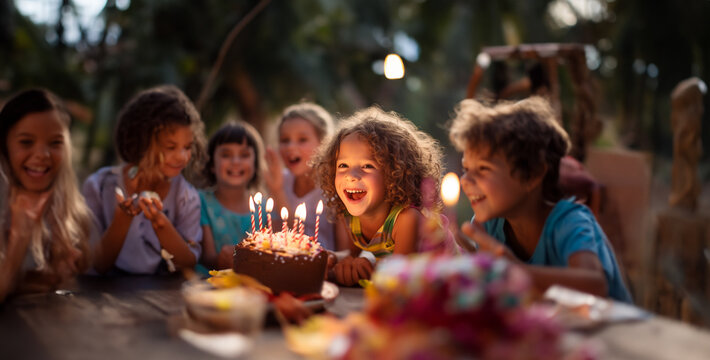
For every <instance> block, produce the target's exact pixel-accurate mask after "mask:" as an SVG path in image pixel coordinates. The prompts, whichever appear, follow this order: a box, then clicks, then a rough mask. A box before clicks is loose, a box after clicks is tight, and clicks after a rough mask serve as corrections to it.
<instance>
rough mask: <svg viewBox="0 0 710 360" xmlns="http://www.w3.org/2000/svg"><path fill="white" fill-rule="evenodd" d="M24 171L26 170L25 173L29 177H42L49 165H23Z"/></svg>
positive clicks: (47, 170)
mask: <svg viewBox="0 0 710 360" xmlns="http://www.w3.org/2000/svg"><path fill="white" fill-rule="evenodd" d="M25 171H26V172H27V175H29V176H31V177H42V176H44V175H46V174H47V173H48V172H49V167H48V166H46V167H42V166H25Z"/></svg>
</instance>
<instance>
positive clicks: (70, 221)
mask: <svg viewBox="0 0 710 360" xmlns="http://www.w3.org/2000/svg"><path fill="white" fill-rule="evenodd" d="M45 111H56V112H57V114H58V115H59V118H60V120H61V123H62V127H63V131H62V133H63V134H62V135H63V137H64V144H65V146H64V154H63V156H64V159H63V161H62V163H61V166H60V169H59V172H58V173H57V176H56V178H55V179H54V181H53V182H52V185H51V194H50V196H49V199H47V204H46V206H45V207H44V210H43V212H42V214H41V215H40V219H41V220H40V226H38V227H34V228H32V229H30V231H31V234H30V237H31V240H30V248H29V250H30V253H31V255H32V258H33V260H34V262H35V264H36V265H37V270H45V269H47V268H48V267H51V268H52V270H56V269H54V268H53V267H54V266H55V263H54V262H53V261H54V260H57V259H61V258H62V257H64V256H66V254H67V253H69V251H70V249H71V248H72V247H73V248H75V249H78V250H79V251H81V253H82V257H81V258H80V259H79V261H78V264H77V265H78V267H79V269H80V270H81V271H83V270H85V269H86V268H87V267H88V263H89V258H90V257H89V253H88V252H89V247H88V239H89V235H90V228H91V212H90V211H89V208H88V207H87V206H86V202H85V201H84V197H83V196H82V195H81V193H80V192H79V188H78V181H77V178H76V175H75V174H74V171H73V168H72V165H71V159H72V156H71V154H72V145H71V137H70V135H69V121H70V119H69V115H68V114H67V113H66V111H65V110H64V107H63V105H62V104H61V102H60V101H59V99H58V98H57V97H56V96H55V95H53V94H52V93H51V92H49V91H47V90H43V89H32V90H27V91H24V92H21V93H19V94H18V95H16V96H15V97H13V98H12V99H11V100H9V101H8V102H7V104H6V105H5V106H4V107H3V109H2V111H0V137H1V138H2V139H3V140H4V141H3V146H2V151H0V197H1V198H2V199H4V201H5V202H3V203H2V204H1V206H0V229H2V231H0V253H3V254H4V250H5V249H4V247H5V244H6V242H7V239H6V237H7V235H8V230H9V226H10V225H9V219H10V212H9V204H8V203H6V201H7V199H11V198H13V194H14V193H15V192H16V191H17V189H18V187H19V186H20V184H19V181H18V180H17V179H16V178H15V175H14V174H13V172H12V168H11V166H10V162H9V154H8V149H7V136H8V133H9V131H10V129H11V128H12V127H13V126H15V125H16V124H17V123H18V122H19V121H21V120H22V119H23V118H24V117H25V116H26V115H28V114H30V113H36V112H45Z"/></svg>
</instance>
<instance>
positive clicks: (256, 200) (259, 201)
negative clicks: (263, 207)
mask: <svg viewBox="0 0 710 360" xmlns="http://www.w3.org/2000/svg"><path fill="white" fill-rule="evenodd" d="M262 197H263V195H262V194H261V193H260V192H258V193H256V194H254V202H256V203H257V204H261V198H262Z"/></svg>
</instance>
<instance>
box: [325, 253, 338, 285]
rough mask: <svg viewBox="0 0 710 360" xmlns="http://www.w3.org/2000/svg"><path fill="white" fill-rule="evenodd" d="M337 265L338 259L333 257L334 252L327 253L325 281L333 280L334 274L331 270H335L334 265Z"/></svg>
mask: <svg viewBox="0 0 710 360" xmlns="http://www.w3.org/2000/svg"><path fill="white" fill-rule="evenodd" d="M337 263H338V257H337V256H336V255H335V253H334V252H332V251H328V263H327V264H326V266H325V279H326V280H328V279H329V278H335V273H334V272H333V269H334V268H335V265H336V264H337Z"/></svg>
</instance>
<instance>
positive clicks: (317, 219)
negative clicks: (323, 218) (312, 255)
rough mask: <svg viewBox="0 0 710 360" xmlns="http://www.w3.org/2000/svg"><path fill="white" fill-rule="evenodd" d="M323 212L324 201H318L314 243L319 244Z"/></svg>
mask: <svg viewBox="0 0 710 360" xmlns="http://www.w3.org/2000/svg"><path fill="white" fill-rule="evenodd" d="M322 212H323V200H318V206H317V207H316V233H315V234H314V235H313V241H314V242H318V228H319V227H320V214H321V213H322Z"/></svg>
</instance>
